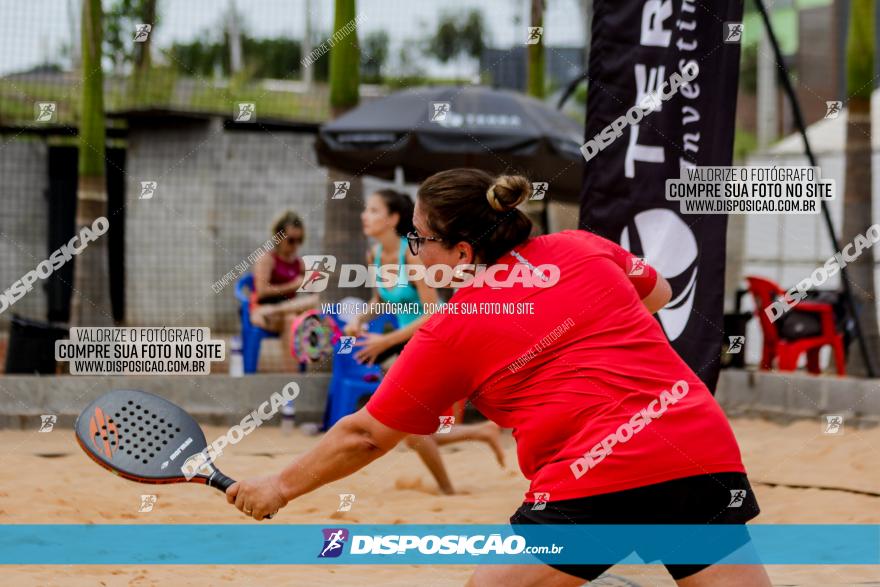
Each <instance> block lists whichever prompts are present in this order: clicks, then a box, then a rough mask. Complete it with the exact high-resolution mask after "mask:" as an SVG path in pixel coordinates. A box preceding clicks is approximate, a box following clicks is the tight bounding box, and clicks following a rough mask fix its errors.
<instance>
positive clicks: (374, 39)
mask: <svg viewBox="0 0 880 587" xmlns="http://www.w3.org/2000/svg"><path fill="white" fill-rule="evenodd" d="M388 43H389V40H388V33H386V32H385V31H374V32H372V33H370V34H369V35H367V36H366V37H364V51H363V53H362V54H361V73H362V74H363V76H364V81H370V82H372V83H381V82H382V68H383V67H384V66H385V62H386V61H388Z"/></svg>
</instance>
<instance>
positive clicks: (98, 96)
mask: <svg viewBox="0 0 880 587" xmlns="http://www.w3.org/2000/svg"><path fill="white" fill-rule="evenodd" d="M82 8H83V12H82V26H81V41H82V64H81V69H82V71H81V75H82V111H81V112H80V117H79V179H78V184H77V201H76V226H77V228H76V230H77V232H79V231H80V230H81V229H82V227H84V226H91V225H92V224H93V223H94V221H95V220H96V219H97V218H100V217H105V218H106V216H107V187H106V186H107V181H106V178H105V175H104V171H105V168H104V149H105V127H104V73H103V70H102V69H101V55H102V51H101V45H102V38H103V37H102V32H103V31H102V16H103V15H102V12H101V0H83V3H82ZM74 258H75V261H74V263H75V265H74V280H73V295H72V299H71V304H70V321H71V324H73V325H89V326H102V325H107V324H111V323H112V321H113V320H112V313H111V307H110V278H109V271H108V261H107V236H106V235H104V236H102V237H99V238H98V239H96V240H95V241H93V242H91V243H90V244H89V245H88V246H87V247H85V249H83V251H82V252H81V253H80V254H79V255H77V256H76V257H74Z"/></svg>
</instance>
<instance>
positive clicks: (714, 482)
mask: <svg viewBox="0 0 880 587" xmlns="http://www.w3.org/2000/svg"><path fill="white" fill-rule="evenodd" d="M731 490H745V496H744V498H743V501H742V505H740V506H739V507H729V506H730V505H731ZM738 495H739V496H742V494H738ZM533 506H534V504H533V503H523V504H522V505H521V506H520V507H519V509H517V510H516V513H514V514H513V515H512V516H511V517H510V523H511V524H608V525H610V524H646V525H647V524H743V526H742V539H741V541H740V542H738V546H737V547H736V548H738V547H739V546H744V545H746V544H747V543H748V542H749V541H750V539H749V534H748V530H746V527H745V525H744V524H745V523H746V522H747V521H749V520H751V519H752V518H754V517H755V516H757V515H758V514H759V513H760V511H761V510H760V509H759V508H758V502H757V500H756V499H755V494H754V492H753V491H752V487H751V485H749V480H748V478H747V477H746V476H745V475H744V474H742V473H712V474H707V475H698V476H695V477H685V478H683V479H674V480H672V481H665V482H663V483H656V484H654V485H646V486H644V487H637V488H635V489H627V490H625V491H618V492H615V493H605V494H602V495H593V496H590V497H581V498H577V499H566V500H562V501H551V502H548V503H547V504H546V507H545V509H543V510H533V509H532V507H533ZM737 540H739V537H737ZM729 546H731V545H730V544H728V547H729ZM736 548H734V549H732V550H731V549H729V548H728V549H727V550H726V551H725V552H720V553H718V555H719V560H721V558H723V557H725V556H727V555H728V554H730V553H732V552H733V551H734V550H736ZM631 552H636V554H638V555H639V557H640V558H642V559H643V560H645V561H651V560H656V559H657V558H658V557H656V556H652V555H651V553H650V552H644V551H641V550H635V549H633V550H632V551H630V552H627V553H625V554H623V555H622V556H621V557H620V559H619V560H622V559H623V558H625V557H626V556H628V555H629V554H631ZM713 556H714V555H713ZM538 558H539V559H541V560H543V561H544V562H547V561H546V560H545V559H543V558H541V557H540V556H538ZM547 564H549V565H550V566H551V567H553V568H555V569H558V570H560V571H563V572H565V573H568V574H569V575H574V576H576V577H580V578H581V579H584V580H586V581H592V580H593V579H595V578H596V577H598V576H599V575H601V574H602V573H604V572H605V571H606V570H608V569H609V568H610V567H612V566H613V565H611V564H584V565H571V564H565V565H556V564H551V563H547ZM665 566H666V570H667V571H669V573H670V574H671V575H672V577H673V578H674V579H675V580H679V579H683V578H684V577H688V576H690V575H693V574H694V573H697V572H699V571H702V570H703V569H705V568H707V567H709V566H711V565H708V564H703V565H681V564H677V565H665Z"/></svg>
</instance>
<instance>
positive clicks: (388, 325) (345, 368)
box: [324, 314, 397, 430]
mask: <svg viewBox="0 0 880 587" xmlns="http://www.w3.org/2000/svg"><path fill="white" fill-rule="evenodd" d="M330 316H331V317H332V318H333V319H334V320H335V321H336V324H337V326H339V328H340V329H343V328H344V327H345V324H344V323H343V322H342V320H340V318H339V316H336V315H333V314H330ZM395 329H397V318H395V317H394V316H393V315H391V314H382V315H380V316H377V317H376V318H373V320H372V321H371V322H370V323H369V325H368V327H367V330H368V331H369V332H373V333H376V334H381V333H383V332H386V331H387V330H395ZM341 346H342V341H341V340H339V341H337V342H336V344H335V345H334V354H333V370H332V376H331V378H330V389H329V391H328V393H327V407H326V409H325V410H324V430H329V429H330V427H331V426H333V425H334V424H335V423H336V422H337V421H339V420H340V419H342V418H344V417H345V416H347V415H349V414H353V413H354V412H355V411H357V407H358V403H359V402H360V401H361V400H363V399H364V398H365V397H367V398H368V397H369V396H371V395H373V393H374V392H375V391H376V390H377V389H378V388H379V383H381V382H382V369H380V368H379V366H378V365H373V366H367V365H362V364H361V363H358V362H357V361H356V360H355V358H354V355H355V353H356V352H357V350H358V349H357V348H355V349H354V350H353V351H352V352H351V353H350V354H344V355H342V354H339V349H340V347H341Z"/></svg>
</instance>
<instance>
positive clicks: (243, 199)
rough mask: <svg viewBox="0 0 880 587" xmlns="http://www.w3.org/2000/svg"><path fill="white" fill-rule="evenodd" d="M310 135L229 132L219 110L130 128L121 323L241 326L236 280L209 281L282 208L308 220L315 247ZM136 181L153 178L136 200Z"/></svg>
mask: <svg viewBox="0 0 880 587" xmlns="http://www.w3.org/2000/svg"><path fill="white" fill-rule="evenodd" d="M313 139H314V137H313V135H311V134H299V133H286V132H277V131H276V132H245V131H225V130H224V129H223V127H222V124H221V120H220V119H212V120H208V121H197V122H191V123H185V124H176V125H175V126H174V127H168V126H165V127H160V126H154V125H152V126H148V127H144V126H137V127H134V128H132V129H131V131H130V133H129V147H128V163H127V166H128V170H127V185H126V190H127V193H128V199H129V204H128V207H127V209H126V214H127V217H126V321H127V323H128V324H129V325H132V326H147V325H151V326H152V325H179V326H191V325H199V326H208V327H210V328H212V329H215V330H220V331H226V332H230V331H237V330H238V328H239V323H238V315H237V303H236V301H235V298H234V294H233V292H234V286H233V285H232V284H230V285H228V286H227V287H226V288H225V289H223V290H222V291H221V292H220V293H218V294H215V293H214V291H213V289H212V287H211V286H212V284H214V283H215V281H217V280H219V279H220V278H222V277H223V276H224V275H225V274H226V273H227V272H229V271H230V270H232V269H233V268H234V267H235V266H236V265H237V264H238V263H240V262H241V261H244V260H246V259H247V257H248V256H249V255H250V254H251V253H252V252H253V251H254V250H256V249H257V248H258V247H259V246H260V245H262V244H263V243H264V242H265V241H266V240H267V239H268V238H269V237H270V236H271V232H270V229H269V227H270V224H271V222H272V220H273V219H274V217H275V216H276V215H277V214H278V213H279V212H280V211H282V210H284V209H286V208H292V209H294V210H295V211H296V212H298V213H299V214H300V215H301V216H302V217H303V219H304V221H305V224H306V242H305V244H304V246H303V247H302V248H301V250H300V253H301V254H312V253H316V252H318V250H319V248H320V243H321V237H322V231H323V203H324V201H325V192H326V191H327V188H326V171H325V170H324V169H323V168H321V167H318V166H317V163H316V161H315V156H314V152H313V149H312V143H313ZM141 181H157V182H158V189H157V190H156V193H155V195H154V197H153V198H152V199H149V200H138V199H137V196H138V194H140V190H141V184H140V182H141ZM248 270H250V267H249V268H248Z"/></svg>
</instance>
